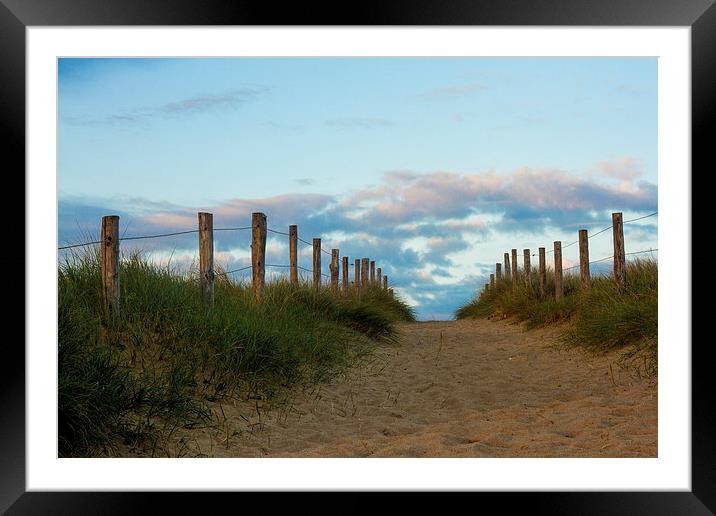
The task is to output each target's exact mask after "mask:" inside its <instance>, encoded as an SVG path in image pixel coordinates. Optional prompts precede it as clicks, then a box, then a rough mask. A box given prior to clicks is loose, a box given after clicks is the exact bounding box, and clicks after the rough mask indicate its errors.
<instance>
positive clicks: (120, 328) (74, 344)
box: [58, 254, 414, 456]
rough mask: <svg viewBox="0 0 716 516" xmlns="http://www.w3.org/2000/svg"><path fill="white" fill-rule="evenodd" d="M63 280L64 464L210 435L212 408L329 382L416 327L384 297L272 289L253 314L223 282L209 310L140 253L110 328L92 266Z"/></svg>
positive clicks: (185, 277) (78, 262)
mask: <svg viewBox="0 0 716 516" xmlns="http://www.w3.org/2000/svg"><path fill="white" fill-rule="evenodd" d="M58 275H59V285H58V287H59V307H58V319H59V342H58V353H59V377H58V380H59V383H58V388H59V392H58V401H59V411H58V425H59V442H58V446H59V454H60V456H107V455H112V454H113V452H114V450H115V449H116V444H117V443H118V442H122V441H124V443H125V444H141V445H143V446H144V447H145V448H147V447H149V448H151V449H153V447H155V446H156V443H157V440H158V439H159V436H160V435H162V434H166V433H167V432H171V431H172V429H176V428H179V427H192V426H195V425H203V424H208V423H209V419H210V418H211V415H210V414H211V412H210V410H209V409H208V407H207V402H209V401H217V400H221V399H225V398H230V397H233V396H244V397H249V396H253V397H257V398H258V397H261V398H262V399H264V400H266V399H268V400H270V399H272V398H273V397H275V396H277V394H279V393H282V392H285V391H286V389H288V388H291V387H297V386H301V385H304V386H305V385H313V384H316V383H319V382H323V381H326V380H328V379H330V378H331V377H333V376H334V375H336V374H338V373H340V372H341V371H343V370H345V368H346V367H348V366H350V365H351V364H352V363H354V362H355V361H356V360H359V359H361V357H365V356H366V355H367V354H368V353H370V350H371V347H372V343H373V342H374V341H375V340H376V339H387V340H391V339H395V338H396V336H397V334H396V323H397V322H399V321H408V320H414V314H413V311H412V309H411V308H410V307H409V306H408V305H407V304H406V303H404V302H403V301H402V300H400V299H399V298H398V297H395V298H392V297H391V296H390V295H389V294H388V293H387V292H385V291H383V290H382V289H380V288H377V287H376V288H371V289H368V290H367V291H364V292H362V293H361V295H359V294H358V292H357V291H355V290H353V289H351V291H350V292H349V293H348V294H347V295H343V294H340V293H335V292H332V291H331V290H330V288H327V287H321V288H320V289H314V288H312V287H311V286H310V285H308V284H306V283H301V284H299V285H291V284H289V283H288V282H287V281H275V282H270V283H268V284H267V285H266V289H265V293H264V299H263V302H262V303H260V304H255V303H253V302H252V291H251V288H250V285H248V284H237V283H234V282H231V281H229V280H227V279H226V277H225V276H221V275H220V276H218V277H217V280H216V282H215V302H214V306H213V308H211V309H208V308H207V307H206V306H205V305H204V304H203V302H202V299H201V292H200V288H199V284H198V280H197V278H196V277H195V275H191V274H181V273H179V272H178V271H177V270H174V269H171V268H169V267H159V266H156V265H154V264H152V263H150V262H149V261H148V260H146V259H144V258H142V257H141V256H140V255H137V254H134V255H132V256H129V257H127V258H124V259H123V260H122V262H121V267H120V285H121V298H120V307H121V313H120V316H119V317H118V318H117V319H116V320H107V319H106V318H105V316H104V314H103V311H102V303H101V287H100V271H99V261H98V259H97V256H95V255H92V254H81V255H72V256H71V257H70V258H68V259H67V260H66V261H65V262H64V263H63V264H62V265H61V266H60V267H59V271H58Z"/></svg>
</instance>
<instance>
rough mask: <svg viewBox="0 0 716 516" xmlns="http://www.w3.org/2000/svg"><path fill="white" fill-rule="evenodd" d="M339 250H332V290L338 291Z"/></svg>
mask: <svg viewBox="0 0 716 516" xmlns="http://www.w3.org/2000/svg"><path fill="white" fill-rule="evenodd" d="M339 272H340V271H339V270H338V249H331V288H332V289H333V291H335V292H337V291H338V273H339Z"/></svg>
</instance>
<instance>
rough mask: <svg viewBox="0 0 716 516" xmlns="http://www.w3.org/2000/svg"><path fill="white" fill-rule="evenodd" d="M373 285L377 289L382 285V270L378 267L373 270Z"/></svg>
mask: <svg viewBox="0 0 716 516" xmlns="http://www.w3.org/2000/svg"><path fill="white" fill-rule="evenodd" d="M375 284H376V285H377V286H378V288H380V286H381V285H382V284H383V269H382V268H380V267H378V268H377V269H376V270H375Z"/></svg>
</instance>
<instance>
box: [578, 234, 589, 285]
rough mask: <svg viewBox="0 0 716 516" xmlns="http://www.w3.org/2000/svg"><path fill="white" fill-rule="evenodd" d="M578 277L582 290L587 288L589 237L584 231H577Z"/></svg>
mask: <svg viewBox="0 0 716 516" xmlns="http://www.w3.org/2000/svg"><path fill="white" fill-rule="evenodd" d="M579 277H580V279H581V280H582V288H589V235H588V233H587V230H586V229H580V230H579Z"/></svg>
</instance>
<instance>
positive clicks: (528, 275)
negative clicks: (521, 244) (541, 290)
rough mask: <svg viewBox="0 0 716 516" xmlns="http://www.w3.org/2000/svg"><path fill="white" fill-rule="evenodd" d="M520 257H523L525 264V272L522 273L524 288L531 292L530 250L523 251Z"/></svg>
mask: <svg viewBox="0 0 716 516" xmlns="http://www.w3.org/2000/svg"><path fill="white" fill-rule="evenodd" d="M522 256H523V257H524V262H525V270H524V272H523V273H522V274H523V275H524V280H525V288H526V289H527V290H532V266H531V265H530V250H529V249H523V250H522Z"/></svg>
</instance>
